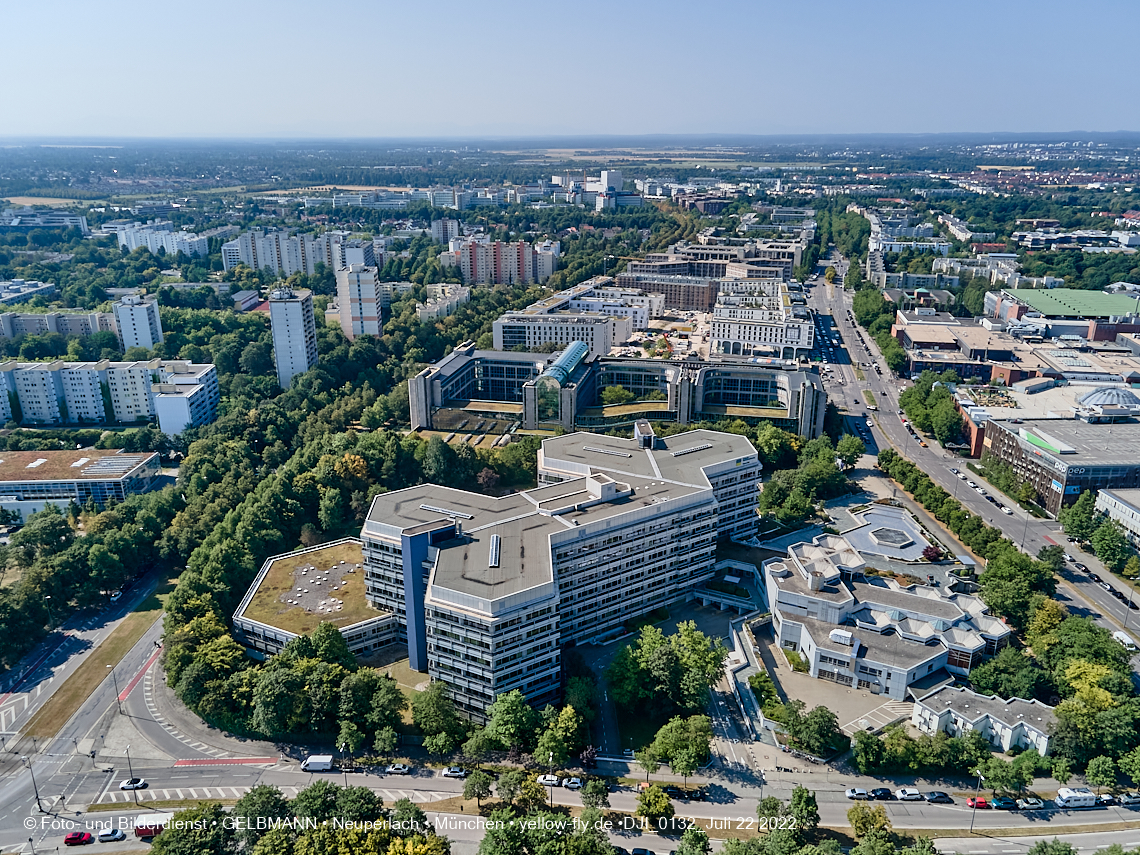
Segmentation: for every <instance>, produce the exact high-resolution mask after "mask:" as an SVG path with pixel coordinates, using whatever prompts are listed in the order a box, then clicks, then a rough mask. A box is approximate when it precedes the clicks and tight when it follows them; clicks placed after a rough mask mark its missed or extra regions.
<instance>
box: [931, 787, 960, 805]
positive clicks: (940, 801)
mask: <svg viewBox="0 0 1140 855" xmlns="http://www.w3.org/2000/svg"><path fill="white" fill-rule="evenodd" d="M926 800H927V801H928V802H930V803H931V804H935V805H952V804H954V800H953V799H952V798H950V796H948V795H946V793H944V792H942V791H941V790H931V791H930V792H929V793H927V794H926Z"/></svg>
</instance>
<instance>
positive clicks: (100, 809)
mask: <svg viewBox="0 0 1140 855" xmlns="http://www.w3.org/2000/svg"><path fill="white" fill-rule="evenodd" d="M236 802H237V799H168V800H167V801H154V802H150V801H147V802H139V807H140V808H142V809H144V810H156V811H164V812H165V811H172V812H173V811H180V810H189V809H190V808H196V807H204V806H205V805H232V804H235V803H236ZM133 808H134V805H133V804H132V803H131V802H126V803H123V802H112V803H110V804H97V805H88V806H87V813H104V812H105V813H110V812H114V811H122V810H126V809H133ZM139 819H140V820H144V819H146V816H145V815H143V816H141V817H139Z"/></svg>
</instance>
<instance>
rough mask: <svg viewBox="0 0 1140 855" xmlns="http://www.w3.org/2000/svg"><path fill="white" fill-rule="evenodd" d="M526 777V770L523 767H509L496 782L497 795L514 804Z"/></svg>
mask: <svg viewBox="0 0 1140 855" xmlns="http://www.w3.org/2000/svg"><path fill="white" fill-rule="evenodd" d="M526 777H527V775H526V772H524V771H523V770H522V769H508V770H507V771H506V772H503V773H502V774H501V775H499V780H498V781H496V782H495V795H497V796H498V797H499V798H500V799H502V800H503V801H505V802H507V803H508V804H512V805H513V804H514V803H515V799H517V798H518V795H519V789H520V788H521V787H522V783H523V781H525V780H526Z"/></svg>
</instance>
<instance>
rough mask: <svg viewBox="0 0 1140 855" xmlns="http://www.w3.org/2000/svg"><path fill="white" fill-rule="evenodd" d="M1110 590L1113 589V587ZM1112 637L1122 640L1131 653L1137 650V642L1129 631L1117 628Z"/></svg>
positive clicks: (1122, 643) (1122, 644) (1123, 645)
mask: <svg viewBox="0 0 1140 855" xmlns="http://www.w3.org/2000/svg"><path fill="white" fill-rule="evenodd" d="M1109 590H1112V589H1111V587H1110V588H1109ZM1112 637H1113V638H1115V639H1116V640H1117V641H1118V642H1120V644H1121V646H1122V647H1123V648H1124V649H1125V650H1127V651H1128V652H1129V653H1135V652H1136V642H1135V641H1133V640H1132V636H1130V635H1129V634H1128V633H1126V632H1121V631H1120V630H1117V631H1116V632H1114V633H1113V634H1112Z"/></svg>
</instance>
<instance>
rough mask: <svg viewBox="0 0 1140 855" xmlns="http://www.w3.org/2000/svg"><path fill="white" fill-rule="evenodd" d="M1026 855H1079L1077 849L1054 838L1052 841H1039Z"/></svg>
mask: <svg viewBox="0 0 1140 855" xmlns="http://www.w3.org/2000/svg"><path fill="white" fill-rule="evenodd" d="M1025 855H1077V850H1076V847H1074V846H1073V845H1072V844H1071V843H1064V842H1062V841H1060V840H1058V839H1057V838H1056V837H1054V838H1053V839H1052V840H1038V841H1037V842H1036V843H1034V844H1033V845H1032V846H1030V847H1029V849H1028V850H1027V851H1026V853H1025Z"/></svg>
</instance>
